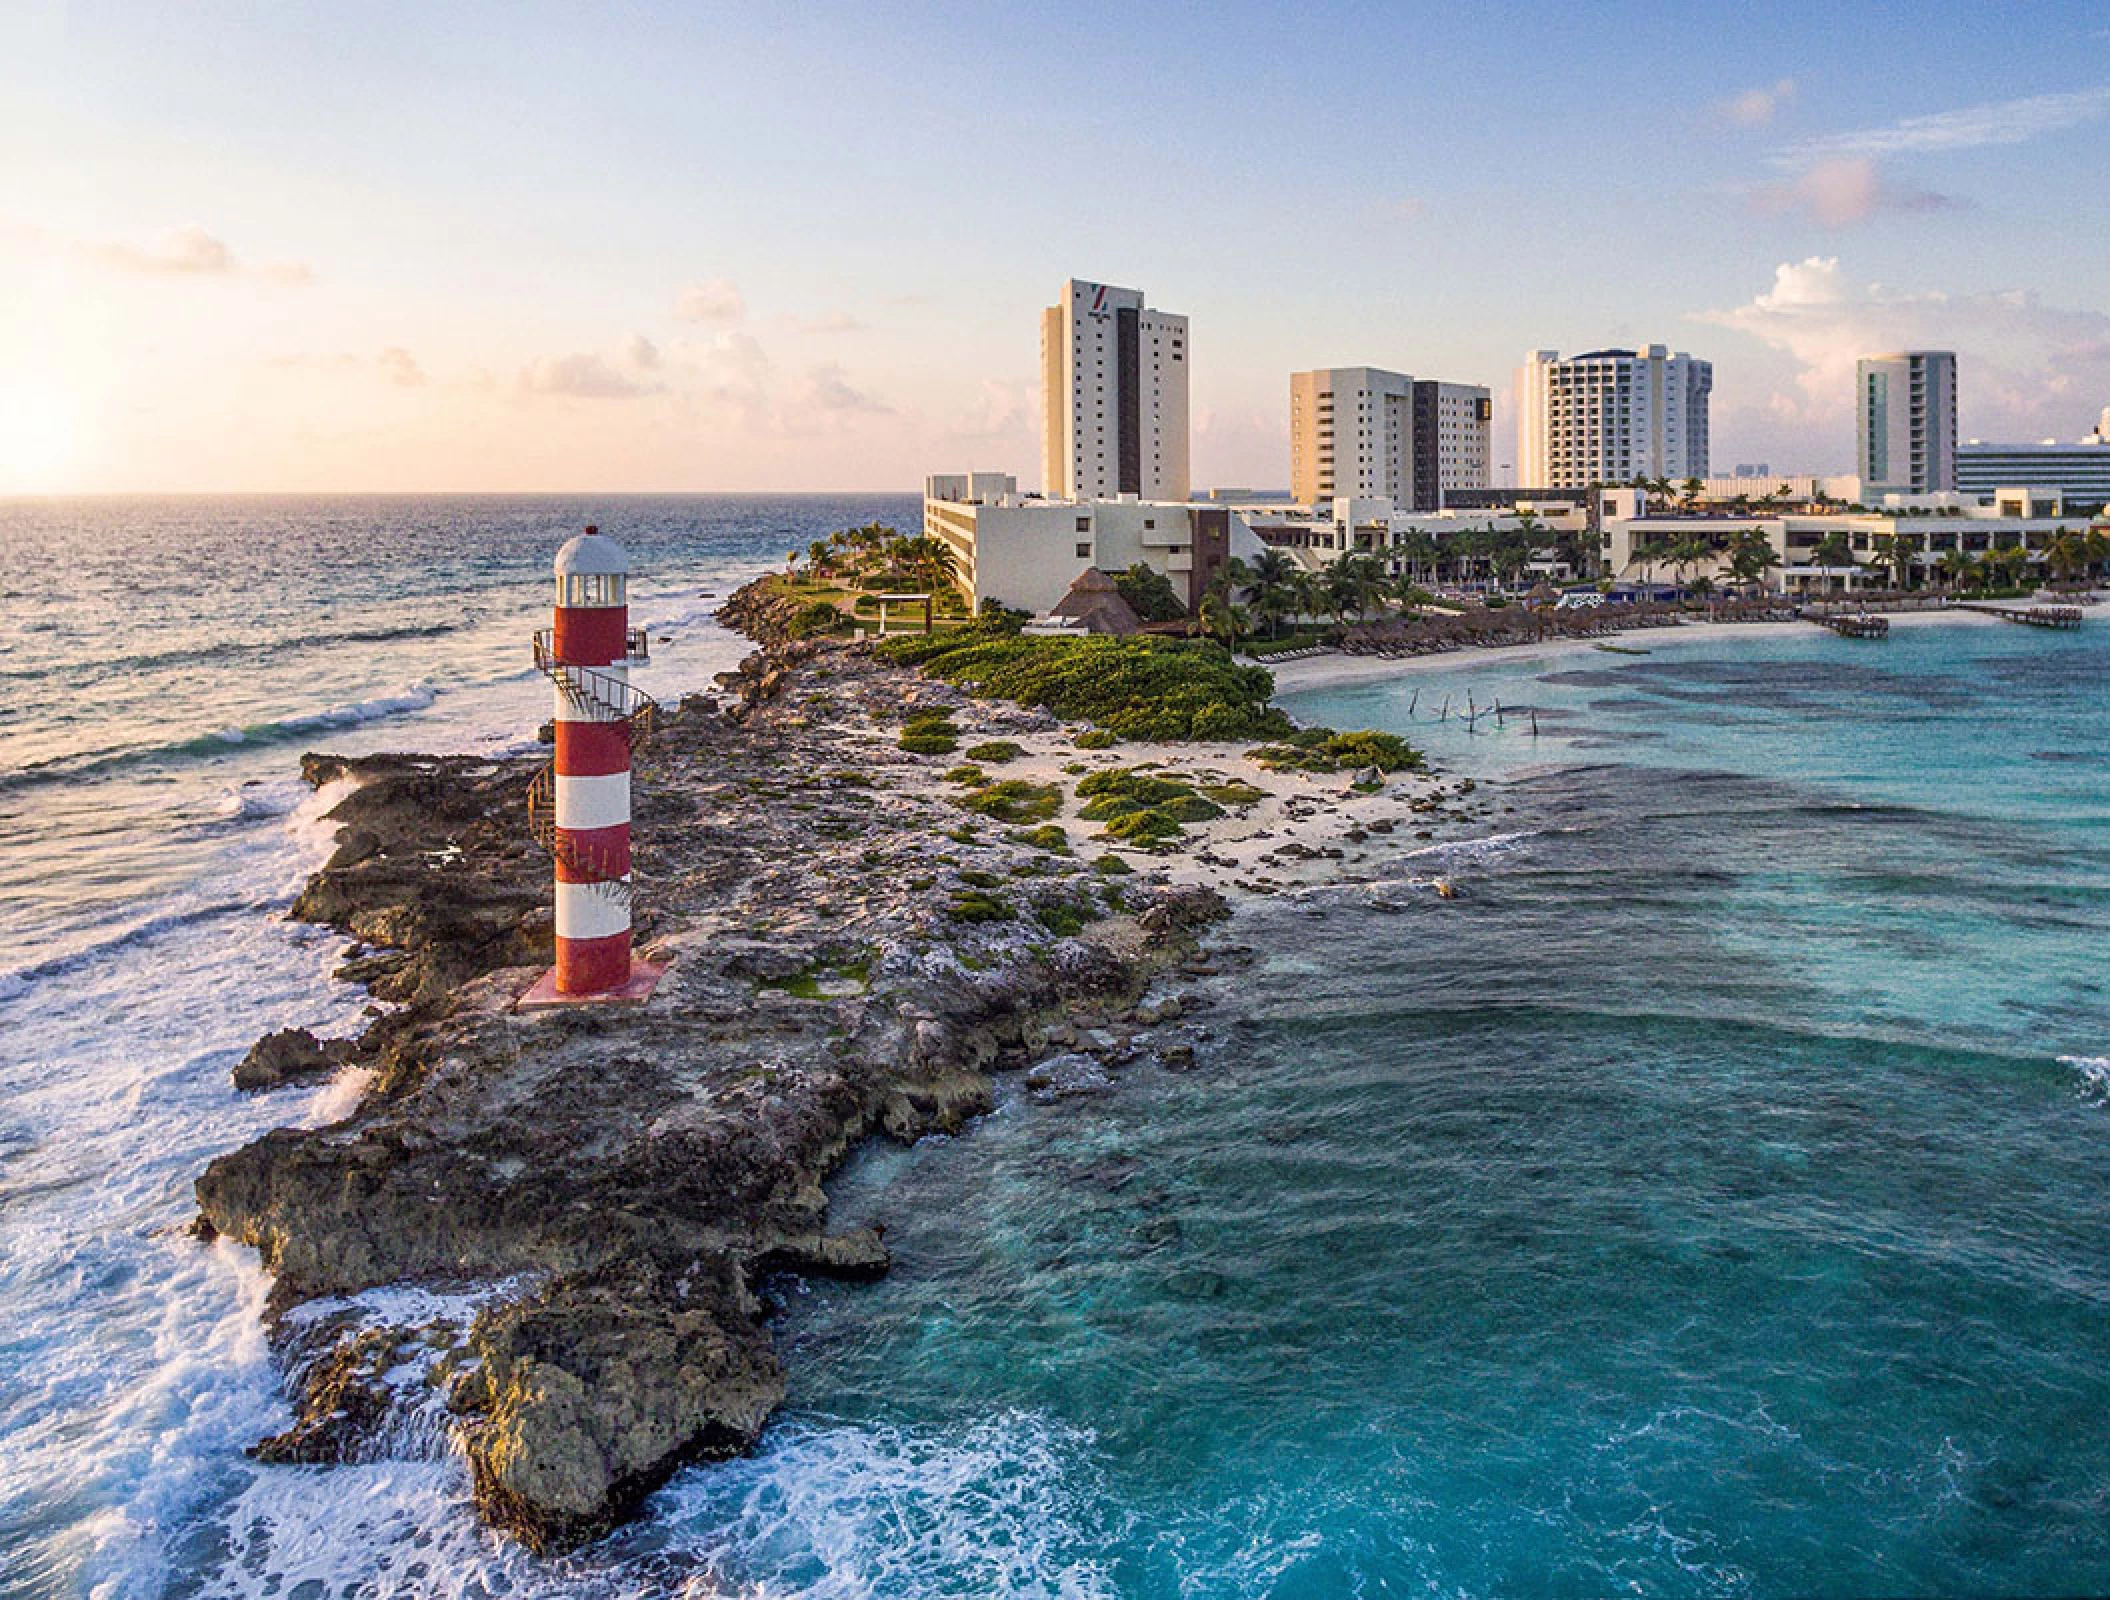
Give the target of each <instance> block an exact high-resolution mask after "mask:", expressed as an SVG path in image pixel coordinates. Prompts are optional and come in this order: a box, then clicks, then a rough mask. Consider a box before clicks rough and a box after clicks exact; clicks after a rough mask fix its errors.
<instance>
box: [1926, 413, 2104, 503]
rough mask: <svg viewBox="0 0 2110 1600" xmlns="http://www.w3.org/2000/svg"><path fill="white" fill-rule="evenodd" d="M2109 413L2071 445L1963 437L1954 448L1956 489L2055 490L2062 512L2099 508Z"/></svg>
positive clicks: (1984, 491)
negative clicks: (2015, 487)
mask: <svg viewBox="0 0 2110 1600" xmlns="http://www.w3.org/2000/svg"><path fill="white" fill-rule="evenodd" d="M2106 430H2110V411H2105V412H2104V413H2103V419H2102V422H2101V424H2100V425H2099V426H2098V427H2097V429H2096V431H2095V432H2094V433H2091V434H2089V435H2088V436H2087V437H2086V438H2083V439H2077V440H2075V441H2074V442H2073V443H2071V444H2062V443H2060V442H2059V441H2058V440H2055V439H2046V440H2045V441H2044V442H2043V443H2042V444H1987V443H1985V442H1984V441H1983V440H1981V439H1967V440H1965V441H1964V442H1963V444H1961V445H1959V446H1958V447H1957V451H1956V487H1957V489H1958V490H1960V491H1961V492H1962V493H1964V494H1966V495H1972V496H1983V495H1989V494H1991V493H1993V492H1994V491H1995V490H1996V489H1998V488H1999V487H2000V486H2001V485H2003V484H2012V485H2029V486H2031V487H2034V488H2039V489H2056V490H2058V491H2059V493H2060V495H2061V496H2063V497H2064V499H2065V502H2066V507H2067V509H2068V510H2086V511H2100V510H2102V509H2103V508H2104V507H2105V506H2106V505H2110V432H2106Z"/></svg>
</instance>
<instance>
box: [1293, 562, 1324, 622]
mask: <svg viewBox="0 0 2110 1600" xmlns="http://www.w3.org/2000/svg"><path fill="white" fill-rule="evenodd" d="M1289 595H1290V607H1291V609H1292V611H1293V612H1294V614H1295V615H1296V616H1297V617H1299V618H1304V617H1316V616H1318V615H1320V614H1321V613H1322V612H1324V611H1325V609H1326V580H1325V578H1324V577H1322V576H1321V575H1320V574H1318V573H1316V572H1313V571H1312V570H1311V569H1310V568H1308V567H1299V568H1298V569H1297V570H1296V571H1295V572H1294V573H1292V574H1291V575H1290V580H1289Z"/></svg>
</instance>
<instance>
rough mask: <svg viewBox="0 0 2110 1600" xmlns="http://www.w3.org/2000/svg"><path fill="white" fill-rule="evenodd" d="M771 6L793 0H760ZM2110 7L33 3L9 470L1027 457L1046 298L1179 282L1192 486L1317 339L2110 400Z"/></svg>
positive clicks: (276, 478) (1487, 364)
mask: <svg viewBox="0 0 2110 1600" xmlns="http://www.w3.org/2000/svg"><path fill="white" fill-rule="evenodd" d="M780 11H781V12H782V13H784V14H781V15H779V14H777V13H779V12H780ZM2106 143H2110V22H2106V21H2105V20H2104V18H2103V14H2102V12H2101V9H2100V8H2099V7H2096V6H2087V5H2078V4H2032V3H2017V4H2009V5H2002V6H1997V7H1988V6H1984V5H1970V6H1966V5H1957V4H1950V3H1946V0H1939V3H1931V4H1924V5H1920V6H1916V7H1913V8H1909V9H1907V8H1894V7H1887V6H1886V7H1881V8H1878V7H1874V6H1866V7H1863V6H1856V5H1851V4H1848V5H1840V4H1836V3H1834V4H1830V5H1823V6H1818V5H1805V4H1800V3H1789V4H1782V5H1776V6H1766V7H1751V8H1743V9H1742V10H1738V9H1736V8H1724V7H1718V6H1714V5H1702V4H1643V3H1634V0H1628V3H1614V4H1607V5H1603V6H1591V7H1583V6H1572V5H1540V4H1535V3H1527V4H1521V5H1514V6H1510V7H1505V8H1502V9H1501V10H1500V11H1499V12H1496V11H1490V10H1484V9H1482V8H1477V7H1461V6H1441V7H1439V6H1434V5H1421V4H1410V5H1398V6H1324V5H1320V6H1299V7H1288V6H1282V7H1263V6H1247V5H1226V6H1220V7H1212V8H1208V9H1206V10H1203V9H1188V8H1181V9H1178V10H1174V9H1171V8H1141V7H1119V6H1105V7H1101V6H1098V5H1095V4H1076V5H1067V6H1063V7H1044V6H1042V7H1032V6H1024V7H1015V8H989V7H977V6H965V5H962V6H953V7H941V6H914V7H898V8H877V7H855V6H829V5H820V6H812V7H802V8H799V9H797V10H796V11H795V12H793V11H790V9H789V8H773V7H756V6H740V7H718V6H682V7H674V6H664V7H653V6H645V5H610V6H601V7H583V6H539V5H509V6H498V5H437V6H434V5H409V4H396V3H393V0H384V3H378V4H371V5H360V6H343V5H332V6H324V5H320V4H314V3H310V0H286V3H283V4H276V5H255V4H223V3H216V0H205V3H202V4H196V5H183V6H167V5H162V6H149V5H145V4H138V3H131V0H122V3H94V0H80V3H59V0H11V3H9V4H6V5H4V6H0V492H34V493H41V492H70V491H79V492H99V491H173V490H212V491H222V490H224V491H239V490H306V489H316V490H369V489H371V490H387V489H396V490H443V489H462V490H535V489H598V490H680V489H698V490H804V489H909V488H913V487H914V486H915V485H916V483H917V482H918V480H919V479H920V477H921V475H922V474H923V473H925V472H927V471H937V470H947V469H956V468H964V467H967V466H976V467H988V468H997V469H1001V470H1010V471H1015V472H1017V473H1018V474H1019V475H1020V477H1021V479H1022V481H1024V482H1025V483H1027V484H1029V485H1032V484H1034V483H1036V481H1037V476H1038V452H1037V443H1036V441H1037V435H1038V416H1037V411H1036V394H1037V388H1036V383H1035V372H1036V363H1037V313H1038V310H1039V308H1040V307H1041V306H1042V305H1044V304H1046V303H1048V302H1049V301H1050V300H1051V299H1052V298H1053V296H1054V294H1055V293H1056V291H1057V289H1058V288H1059V286H1060V284H1061V282H1062V280H1063V279H1065V278H1067V277H1069V276H1072V275H1075V276H1079V277H1087V278H1098V279H1103V280H1106V281H1111V282H1116V283H1123V284H1132V285H1136V286H1140V287H1141V288H1143V289H1145V290H1146V291H1147V292H1148V293H1149V294H1150V296H1151V298H1152V300H1153V301H1154V302H1155V303H1156V304H1158V305H1161V306H1164V307H1166V308H1167V309H1169V310H1174V311H1181V312H1185V313H1186V314H1188V315H1189V316H1190V317H1191V318H1192V319H1193V325H1194V334H1193V348H1194V358H1195V360H1194V374H1193V384H1194V390H1193V408H1194V419H1195V438H1194V462H1195V476H1196V481H1197V483H1198V484H1201V485H1212V484H1244V485H1258V486H1280V485H1283V484H1285V483H1286V482H1287V479H1288V443H1287V434H1286V429H1287V410H1288V403H1287V387H1288V385H1287V374H1288V373H1289V372H1290V371H1291V370H1292V369H1294V368H1298V367H1308V366H1321V365H1346V364H1362V363H1367V364H1371V365H1377V366H1389V367H1394V368H1398V369H1401V370H1405V371H1409V372H1412V373H1415V374H1417V375H1421V376H1434V377H1446V378H1453V379H1458V380H1462V381H1471V382H1480V383H1486V384H1488V385H1490V386H1491V387H1492V388H1493V389H1494V390H1495V391H1496V394H1497V397H1498V398H1497V434H1496V459H1497V460H1498V461H1503V462H1506V461H1510V460H1513V459H1514V445H1513V437H1512V434H1511V432H1510V425H1509V422H1508V420H1507V419H1508V415H1509V412H1508V405H1507V395H1508V390H1509V387H1510V385H1511V382H1512V377H1511V372H1512V369H1513V367H1514V366H1515V364H1516V362H1517V360H1518V359H1519V357H1520V356H1521V355H1522V354H1523V352H1524V351H1525V350H1526V349H1529V348H1534V347H1539V346H1547V347H1558V348H1560V349H1563V350H1570V351H1572V350H1577V349H1584V348H1590V347H1593V346H1601V345H1608V344H1632V343H1642V342H1651V341H1654V342H1664V343H1669V344H1672V345H1674V346H1675V347H1677V348H1680V349H1686V350H1690V351H1691V352H1693V353H1694V354H1696V355H1702V356H1706V357H1708V358H1710V359H1711V360H1713V362H1714V363H1715V374H1716V389H1715V420H1714V441H1715V446H1714V459H1715V464H1716V468H1717V470H1727V469H1728V468H1729V467H1730V466H1731V465H1733V464H1734V463H1735V462H1737V461H1746V460H1766V461H1769V462H1770V463H1771V464H1772V466H1773V469H1774V471H1775V472H1776V473H1778V472H1786V471H1790V470H1818V471H1824V470H1835V471H1836V470H1851V467H1852V456H1853V450H1852V432H1851V415H1850V412H1851V381H1850V380H1851V375H1852V364H1853V360H1854V357H1855V356H1856V355H1857V354H1858V353H1861V352H1863V351H1866V350H1871V349H1888V348H1896V347H1898V346H1900V345H1906V344H1928V345H1934V346H1940V347H1948V348H1954V349H1956V350H1958V351H1959V353H1960V356H1961V362H1962V384H1961V387H1962V397H1963V398H1962V426H1963V431H1964V432H1965V434H1966V435H1977V436H1984V437H1989V438H1993V437H1999V438H2033V437H2040V436H2047V435H2054V434H2056V435H2059V436H2062V437H2069V438H2070V437H2074V436H2077V435H2079V434H2080V433H2082V432H2084V431H2086V430H2087V428H2088V427H2090V426H2091V425H2092V424H2093V422H2094V420H2095V417H2096V415H2097V413H2098V411H2099V410H2100V409H2101V408H2102V407H2103V406H2104V405H2106V404H2110V311H2106V308H2110V249H2106V248H2105V246H2106V245H2110V163H2106V162H2105V161H2104V159H2103V156H2102V152H2103V150H2104V149H2105V147H2106Z"/></svg>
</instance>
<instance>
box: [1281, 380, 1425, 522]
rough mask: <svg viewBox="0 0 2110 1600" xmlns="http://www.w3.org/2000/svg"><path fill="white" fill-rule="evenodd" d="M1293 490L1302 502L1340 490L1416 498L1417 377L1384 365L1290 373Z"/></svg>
mask: <svg viewBox="0 0 2110 1600" xmlns="http://www.w3.org/2000/svg"><path fill="white" fill-rule="evenodd" d="M1289 492H1290V496H1291V498H1292V499H1295V500H1297V501H1298V502H1300V503H1301V504H1304V505H1312V504H1315V503H1316V502H1318V501H1320V500H1331V499H1332V498H1333V497H1334V496H1335V495H1344V494H1348V495H1384V496H1387V497H1389V498H1391V499H1395V500H1408V501H1411V500H1412V499H1413V496H1414V380H1413V379H1412V378H1410V377H1408V376H1407V375H1406V374H1405V373H1404V372H1387V371H1385V370H1384V369H1383V368H1381V367H1320V368H1317V369H1315V370H1313V371H1310V372H1292V373H1291V374H1290V375H1289Z"/></svg>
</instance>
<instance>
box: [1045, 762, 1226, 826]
mask: <svg viewBox="0 0 2110 1600" xmlns="http://www.w3.org/2000/svg"><path fill="white" fill-rule="evenodd" d="M1077 793H1078V794H1079V795H1081V796H1086V797H1088V801H1087V804H1086V805H1085V807H1084V809H1083V811H1081V812H1080V813H1079V815H1080V816H1082V817H1083V818H1084V819H1085V820H1086V821H1088V822H1111V821H1114V820H1115V819H1117V818H1120V817H1128V816H1133V815H1135V814H1136V813H1137V812H1140V811H1159V812H1162V813H1164V814H1165V815H1166V816H1168V817H1170V818H1171V819H1172V820H1173V821H1174V822H1210V821H1213V820H1214V819H1216V818H1217V817H1220V816H1222V815H1223V814H1224V813H1223V807H1221V806H1219V805H1217V804H1215V803H1214V802H1213V801H1210V800H1205V799H1204V798H1202V796H1201V795H1200V794H1199V793H1197V792H1196V790H1195V787H1194V785H1193V784H1191V783H1187V782H1184V781H1182V780H1180V779H1178V778H1153V777H1150V776H1147V775H1146V774H1144V773H1143V772H1142V771H1140V770H1139V769H1138V768H1135V767H1125V768H1124V767H1117V768H1115V769H1114V770H1113V771H1111V772H1095V773H1093V774H1092V775H1091V776H1090V777H1088V778H1085V779H1083V780H1082V781H1080V782H1079V783H1078V785H1077Z"/></svg>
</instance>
